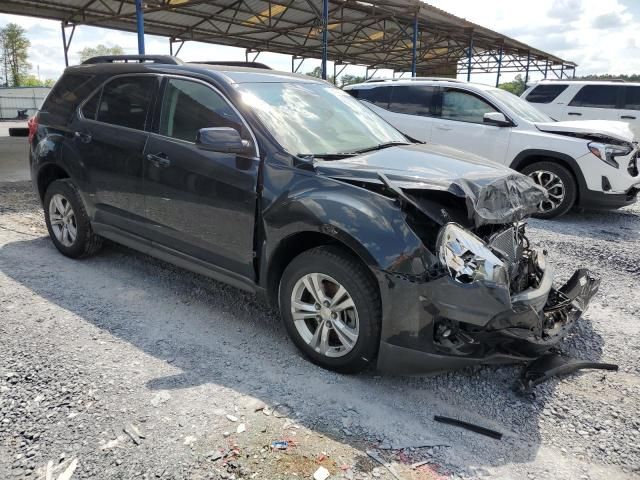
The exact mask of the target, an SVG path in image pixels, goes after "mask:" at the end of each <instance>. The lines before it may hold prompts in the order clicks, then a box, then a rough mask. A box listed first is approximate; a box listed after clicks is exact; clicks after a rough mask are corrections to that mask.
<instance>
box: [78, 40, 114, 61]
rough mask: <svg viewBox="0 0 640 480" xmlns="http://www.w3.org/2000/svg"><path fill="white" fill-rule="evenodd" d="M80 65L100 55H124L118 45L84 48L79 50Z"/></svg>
mask: <svg viewBox="0 0 640 480" xmlns="http://www.w3.org/2000/svg"><path fill="white" fill-rule="evenodd" d="M79 55H80V63H82V62H84V61H85V60H89V59H90V58H91V57H100V56H102V55H124V50H123V49H122V47H121V46H120V45H114V46H113V47H108V46H107V45H102V44H100V45H96V46H95V47H84V48H83V49H82V50H80V53H79Z"/></svg>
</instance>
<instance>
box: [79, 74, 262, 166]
mask: <svg viewBox="0 0 640 480" xmlns="http://www.w3.org/2000/svg"><path fill="white" fill-rule="evenodd" d="M143 76H153V77H158V78H161V79H162V78H176V79H178V80H184V81H188V82H195V83H201V84H202V85H204V86H206V87H208V88H209V89H211V90H213V91H214V92H215V93H217V94H218V95H220V97H221V98H222V99H223V100H224V101H225V102H227V104H228V105H229V106H230V107H231V109H232V110H233V111H234V112H235V113H236V115H238V118H240V120H241V121H242V124H243V125H244V126H245V128H246V129H247V131H248V132H249V134H250V135H251V140H252V141H253V150H254V151H253V153H254V154H255V155H254V156H253V157H252V158H254V159H259V158H260V147H259V145H258V139H257V138H256V136H255V134H254V133H253V129H252V128H251V127H250V126H249V123H248V122H247V120H246V119H245V118H244V116H243V115H242V114H241V113H240V111H239V110H238V109H237V108H236V106H235V105H234V104H233V103H231V101H230V100H229V99H228V98H227V96H226V95H225V94H224V93H222V92H221V91H220V89H218V88H217V87H215V86H214V85H211V84H210V83H209V82H206V81H204V80H201V79H199V78H194V77H190V76H187V75H176V74H171V73H148V72H145V73H122V74H119V75H114V76H112V77H109V78H108V79H106V80H105V81H104V82H102V83H101V84H100V85H99V86H98V87H96V88H95V89H94V90H93V91H92V92H91V93H90V94H89V95H87V98H85V99H84V100H83V101H82V102H80V104H79V105H78V108H77V109H76V115H77V116H78V118H80V119H81V120H84V121H85V122H91V123H96V124H98V125H109V126H110V127H114V128H121V129H123V130H127V131H133V132H141V133H146V134H147V135H154V136H156V137H160V138H166V139H169V140H173V141H177V142H182V143H185V144H188V145H195V144H196V143H195V142H189V141H188V140H182V139H179V138H174V137H168V136H166V135H161V134H159V133H156V132H152V131H150V130H147V125H146V123H145V130H139V129H137V128H131V127H125V126H122V125H116V124H113V123H107V122H101V121H99V120H95V119H94V120H92V119H90V118H86V117H85V116H84V115H83V114H82V108H83V107H84V105H85V104H86V103H87V102H88V101H89V100H90V99H91V98H92V97H93V96H94V95H95V94H96V93H97V92H98V91H101V90H102V89H104V87H105V86H106V85H107V84H108V83H109V82H111V81H112V80H115V79H117V78H122V77H143ZM100 97H101V98H100V100H101V99H102V93H100ZM100 100H98V109H99V108H100ZM155 100H156V102H157V101H158V100H159V101H160V103H159V105H160V109H162V101H163V99H162V98H156V99H155ZM156 105H157V103H156ZM97 113H98V112H96V117H97Z"/></svg>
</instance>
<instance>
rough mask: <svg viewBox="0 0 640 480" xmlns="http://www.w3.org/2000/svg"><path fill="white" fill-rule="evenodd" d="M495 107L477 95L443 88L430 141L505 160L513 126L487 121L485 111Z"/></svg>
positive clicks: (493, 158) (495, 160)
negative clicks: (503, 125)
mask: <svg viewBox="0 0 640 480" xmlns="http://www.w3.org/2000/svg"><path fill="white" fill-rule="evenodd" d="M496 111H497V110H496V109H495V108H494V107H493V106H492V105H490V104H489V103H487V102H486V101H485V100H483V99H482V98H480V97H479V96H477V95H474V94H472V93H470V92H466V91H463V90H459V89H456V88H443V89H442V107H441V113H440V116H439V117H437V118H433V119H432V122H433V126H432V129H431V141H432V142H433V143H436V144H440V145H446V146H449V147H453V148H457V149H460V150H464V151H467V152H470V153H474V154H476V155H480V156H481V157H485V158H487V159H489V160H493V161H494V162H498V163H505V162H506V161H507V158H506V156H507V151H508V147H509V140H510V138H511V127H497V126H495V125H488V124H486V123H484V115H485V113H490V112H496Z"/></svg>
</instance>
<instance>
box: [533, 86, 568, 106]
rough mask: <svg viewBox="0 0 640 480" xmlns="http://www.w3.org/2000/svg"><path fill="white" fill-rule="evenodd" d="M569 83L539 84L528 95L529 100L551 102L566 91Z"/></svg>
mask: <svg viewBox="0 0 640 480" xmlns="http://www.w3.org/2000/svg"><path fill="white" fill-rule="evenodd" d="M568 87H569V85H562V84H560V85H556V84H552V85H546V84H545V85H538V86H537V87H535V88H534V89H533V90H531V92H529V95H527V102H531V103H551V102H553V101H554V100H555V99H556V98H558V95H560V94H561V93H562V92H564V91H565V90H566V89H567V88H568Z"/></svg>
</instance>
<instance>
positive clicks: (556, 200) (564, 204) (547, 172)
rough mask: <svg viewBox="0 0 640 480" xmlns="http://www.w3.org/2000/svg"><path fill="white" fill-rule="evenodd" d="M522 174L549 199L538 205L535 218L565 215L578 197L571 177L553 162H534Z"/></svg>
mask: <svg viewBox="0 0 640 480" xmlns="http://www.w3.org/2000/svg"><path fill="white" fill-rule="evenodd" d="M522 173H523V174H525V175H527V176H529V177H530V178H531V179H532V180H533V181H534V182H536V183H537V184H538V185H540V186H541V187H542V188H544V189H545V190H546V191H547V194H548V196H549V198H548V199H547V200H545V201H543V202H542V203H541V204H540V211H539V212H538V213H536V214H534V215H533V216H534V217H537V218H555V217H559V216H561V215H564V214H565V213H567V212H568V211H569V210H570V209H571V207H573V205H574V204H575V203H576V199H577V197H578V192H577V186H576V182H575V180H574V179H573V175H572V174H571V172H570V171H569V170H567V169H566V168H565V167H563V166H562V165H559V164H557V163H554V162H536V163H533V164H531V165H528V166H526V167H525V168H524V169H522Z"/></svg>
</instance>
